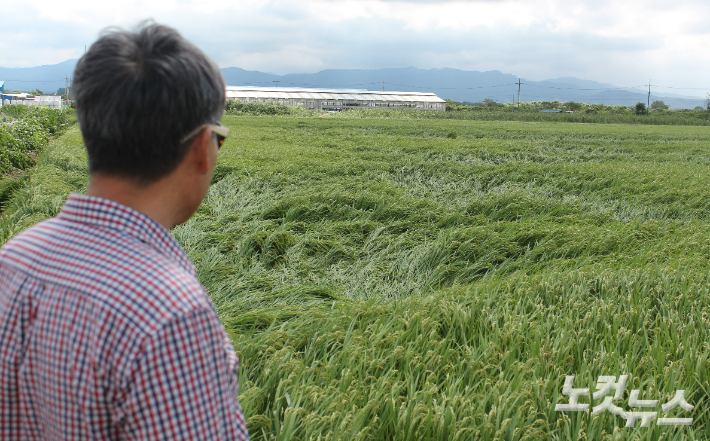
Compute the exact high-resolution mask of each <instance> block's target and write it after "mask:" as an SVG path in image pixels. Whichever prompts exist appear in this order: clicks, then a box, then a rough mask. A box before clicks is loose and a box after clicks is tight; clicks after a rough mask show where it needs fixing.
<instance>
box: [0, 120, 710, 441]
mask: <svg viewBox="0 0 710 441" xmlns="http://www.w3.org/2000/svg"><path fill="white" fill-rule="evenodd" d="M357 115H358V114H357V113H353V114H352V115H347V114H345V115H315V114H314V115H311V116H308V115H305V114H304V115H300V116H298V115H297V116H230V115H226V116H225V117H224V118H223V121H222V123H223V124H225V125H227V126H228V127H230V129H231V131H232V135H231V136H230V138H228V140H227V143H226V144H225V146H224V147H223V148H222V150H221V152H220V157H219V162H218V165H217V168H216V170H215V175H214V178H213V185H212V187H211V189H210V191H209V193H208V196H207V198H206V199H205V201H204V203H203V205H202V206H201V207H200V209H199V211H198V213H197V214H196V215H195V216H194V217H193V218H192V219H191V220H190V221H188V222H187V223H185V224H184V225H181V226H179V227H176V228H174V231H173V233H174V234H175V236H176V237H177V238H178V240H179V241H180V242H181V243H182V244H183V246H184V248H185V249H186V251H187V252H188V253H189V254H190V256H191V258H192V259H193V261H194V262H195V264H196V265H197V268H198V274H199V277H200V280H201V281H202V283H203V284H204V285H205V287H206V288H207V290H208V291H209V292H210V293H211V295H212V298H213V300H214V303H215V306H216V308H217V311H218V313H219V315H220V318H221V320H222V322H223V323H224V325H225V327H226V328H227V330H228V332H229V334H230V337H231V339H232V341H233V343H234V345H235V348H236V350H237V352H238V353H239V355H240V359H241V366H240V401H241V403H242V406H243V408H244V413H245V416H246V417H247V420H248V426H249V431H250V434H251V437H252V439H255V440H260V439H265V440H270V439H278V440H287V439H294V440H295V439H298V440H307V439H314V440H315V439H322V440H337V439H343V440H346V439H347V440H349V439H362V440H389V439H401V440H409V439H438V440H468V439H483V440H488V439H500V440H524V439H526V440H533V439H559V440H577V439H579V440H582V439H590V440H591V439H594V440H597V439H608V440H612V439H620V440H621V439H624V440H626V439H637V440H658V439H668V440H670V439H674V440H676V439H677V440H681V439H708V438H710V421H709V419H710V414H709V407H708V406H710V403H709V396H710V385H709V384H708V368H709V367H710V361H709V360H708V353H709V350H710V338H709V337H710V332H709V329H710V298H709V294H710V293H709V291H710V128H708V127H706V126H680V125H679V126H670V125H665V126H654V125H623V124H576V123H568V122H523V121H477V120H455V119H427V118H411V119H410V118H406V117H402V118H378V117H376V116H371V117H367V116H365V117H358V116H357ZM86 183H87V172H86V166H85V156H84V153H83V148H82V144H81V136H80V133H79V131H78V127H76V126H74V127H72V128H71V129H69V130H68V131H67V133H66V134H64V135H63V136H61V137H59V138H57V139H55V140H53V141H52V142H51V144H50V145H49V147H48V148H47V149H46V150H45V151H44V152H43V153H42V155H41V156H40V157H39V159H38V165H37V166H36V168H35V169H34V170H33V171H32V172H31V173H30V176H29V178H28V179H26V180H25V181H24V183H23V186H22V187H21V188H20V189H19V190H17V191H16V192H15V194H14V197H13V199H12V200H10V201H9V202H8V203H7V205H6V207H5V209H4V211H3V213H2V217H0V244H2V243H4V242H5V241H6V240H7V239H8V238H9V237H11V236H12V235H14V234H17V233H18V232H19V231H21V230H22V229H24V228H26V227H27V226H29V225H31V224H33V223H35V222H37V221H39V220H42V219H44V218H47V217H50V216H52V215H54V214H56V213H58V211H59V209H60V208H61V206H62V203H63V201H64V199H65V198H66V196H67V195H68V193H69V192H71V191H83V190H84V189H85V187H86ZM567 375H574V376H575V380H574V387H575V388H580V387H588V388H590V390H591V391H596V381H597V378H598V377H599V376H602V375H608V376H616V377H618V376H620V375H628V382H627V385H626V390H625V393H624V396H623V400H618V401H615V404H616V405H617V406H620V407H622V408H624V409H625V410H646V411H649V410H650V411H657V412H658V418H664V417H666V418H670V417H679V418H688V417H692V418H693V419H694V421H693V423H692V425H690V426H678V427H676V426H657V425H656V421H652V424H651V425H650V427H640V426H641V422H640V421H636V424H635V426H634V427H632V428H626V427H624V425H625V424H626V420H624V419H623V418H622V417H621V416H616V415H613V414H611V413H609V412H608V411H607V412H604V413H600V414H597V415H592V413H591V412H556V411H555V410H554V408H555V404H557V403H564V404H566V403H568V402H569V397H568V396H564V395H562V387H563V385H564V382H565V376H567ZM632 389H640V390H641V394H640V399H642V400H659V402H658V406H657V407H656V408H653V409H649V408H646V409H638V408H637V409H632V408H631V407H630V406H629V405H628V398H629V393H630V391H631V390H632ZM676 390H685V399H686V400H687V401H688V402H689V403H690V404H692V405H694V406H695V407H694V409H693V410H692V411H683V410H682V409H681V408H679V407H676V408H675V409H673V410H671V411H669V412H668V413H664V412H662V411H661V404H664V403H666V402H668V401H670V400H671V399H672V398H673V396H674V395H675V391H676ZM601 401H602V399H599V400H594V402H593V405H598V404H600V403H601ZM580 402H582V403H589V399H588V397H582V398H580Z"/></svg>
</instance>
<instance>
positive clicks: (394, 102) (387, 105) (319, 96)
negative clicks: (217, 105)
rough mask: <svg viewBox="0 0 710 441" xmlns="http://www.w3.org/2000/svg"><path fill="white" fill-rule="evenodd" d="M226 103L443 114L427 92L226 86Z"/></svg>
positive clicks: (439, 103) (443, 105)
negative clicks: (235, 101) (232, 100)
mask: <svg viewBox="0 0 710 441" xmlns="http://www.w3.org/2000/svg"><path fill="white" fill-rule="evenodd" d="M227 99H235V100H239V101H242V102H245V103H278V104H285V105H287V106H302V107H305V108H307V109H315V110H328V111H343V110H348V109H362V108H373V109H407V110H438V111H445V110H446V101H444V100H443V99H441V98H439V97H438V96H436V94H434V93H429V92H379V91H370V90H345V89H301V88H295V87H293V88H292V87H246V86H244V87H240V86H227Z"/></svg>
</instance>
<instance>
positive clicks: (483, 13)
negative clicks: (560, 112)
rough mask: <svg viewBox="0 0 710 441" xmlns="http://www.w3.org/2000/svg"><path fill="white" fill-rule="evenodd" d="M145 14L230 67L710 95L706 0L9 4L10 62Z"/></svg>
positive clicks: (68, 54)
mask: <svg viewBox="0 0 710 441" xmlns="http://www.w3.org/2000/svg"><path fill="white" fill-rule="evenodd" d="M145 18H153V19H155V20H156V21H158V22H160V23H165V24H168V25H171V26H173V27H176V28H177V29H178V30H179V31H180V32H181V33H182V34H183V35H184V36H185V37H187V38H188V39H190V40H192V41H193V42H194V43H196V44H197V45H198V46H199V47H200V48H202V49H203V50H204V51H205V52H206V53H207V54H208V55H210V56H211V57H212V58H214V59H215V61H217V63H218V64H219V65H220V66H221V67H230V66H236V67H241V68H243V69H248V70H259V71H263V72H270V73H276V74H285V73H311V72H317V71H319V70H323V69H329V68H347V69H350V68H362V69H372V68H383V67H407V66H414V67H418V68H423V69H431V68H442V67H453V68H458V69H464V70H480V71H488V70H500V71H502V72H504V73H510V74H514V75H517V76H520V77H522V78H525V79H529V80H543V79H550V78H558V77H565V76H574V77H578V78H583V79H589V80H596V81H600V82H607V83H613V84H616V85H618V86H635V85H641V84H647V83H648V80H649V79H651V81H652V84H657V85H659V86H668V87H677V88H699V89H702V90H677V91H675V92H677V93H683V94H692V95H705V93H707V92H710V78H708V72H710V50H708V43H710V26H709V25H708V19H709V18H710V2H709V1H707V0H673V1H669V0H663V1H660V0H643V1H642V0H614V1H607V0H540V1H537V0H533V1H529V0H528V1H508V0H478V1H428V0H409V1H394V0H344V1H342V0H338V1H322V0H271V1H269V0H213V1H195V0H150V1H148V0H123V1H120V2H118V1H100V0H99V1H97V0H65V1H56V0H31V1H28V0H3V1H2V8H0V23H2V25H0V66H2V67H30V66H38V65H43V64H56V63H59V62H61V61H65V60H67V59H70V58H78V57H80V56H81V55H82V54H83V52H84V45H91V43H92V42H93V41H94V40H95V39H96V38H97V37H98V35H99V32H100V31H101V29H103V28H105V27H107V26H111V25H118V26H122V27H130V26H131V25H134V24H135V23H136V22H138V21H139V20H141V19H145ZM703 88H707V90H706V89H703ZM667 91H668V92H674V91H673V90H670V89H669V90H667Z"/></svg>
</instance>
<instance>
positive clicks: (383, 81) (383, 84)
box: [382, 78, 385, 92]
mask: <svg viewBox="0 0 710 441" xmlns="http://www.w3.org/2000/svg"><path fill="white" fill-rule="evenodd" d="M382 91H383V92H384V91H385V79H384V78H383V79H382Z"/></svg>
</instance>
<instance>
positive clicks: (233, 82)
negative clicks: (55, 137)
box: [0, 60, 710, 108]
mask: <svg viewBox="0 0 710 441" xmlns="http://www.w3.org/2000/svg"><path fill="white" fill-rule="evenodd" d="M76 62H77V60H67V61H64V62H62V63H59V64H54V65H48V66H38V67H28V68H3V67H0V81H5V91H6V92H8V91H12V90H23V91H30V90H34V89H39V90H42V91H44V92H45V93H49V94H52V93H55V92H57V89H59V88H62V87H64V86H65V84H66V79H67V78H71V75H72V73H73V71H74V67H75V66H76ZM222 74H223V75H224V78H225V80H226V81H227V84H228V85H230V86H257V87H309V88H337V89H359V90H383V88H384V90H387V91H409V92H434V93H436V94H437V95H438V96H439V97H441V98H445V99H451V100H454V101H459V102H468V103H473V102H479V101H483V100H484V99H486V98H490V99H493V100H495V101H498V102H511V101H514V100H517V99H518V90H520V101H554V100H557V101H560V102H565V101H577V102H586V103H604V104H609V105H616V104H623V105H627V106H632V105H634V104H636V103H637V102H643V103H646V102H648V89H647V88H644V87H645V86H637V87H635V88H624V87H618V86H615V85H613V84H608V83H600V82H596V81H591V80H583V79H579V78H573V77H563V78H556V79H549V80H543V81H530V80H526V79H520V78H519V77H516V76H514V75H511V74H506V73H503V72H500V71H487V72H478V71H466V70H459V69H451V68H442V69H417V68H415V67H405V68H388V69H327V70H322V71H320V72H316V73H307V74H286V75H276V74H270V73H264V72H258V71H250V70H244V69H240V68H238V67H227V68H224V69H222ZM518 82H520V85H518V84H517V83H518ZM646 87H647V86H646ZM709 92H710V91H709ZM650 100H651V101H654V100H662V101H664V102H665V103H666V104H668V105H669V106H670V107H671V108H694V107H695V106H703V107H704V106H705V100H704V99H703V98H702V97H699V96H684V95H677V94H672V93H667V92H662V91H660V90H653V87H652V88H651V97H650Z"/></svg>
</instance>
